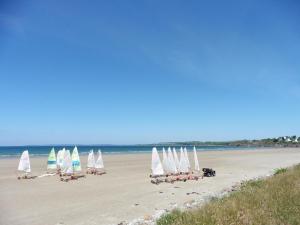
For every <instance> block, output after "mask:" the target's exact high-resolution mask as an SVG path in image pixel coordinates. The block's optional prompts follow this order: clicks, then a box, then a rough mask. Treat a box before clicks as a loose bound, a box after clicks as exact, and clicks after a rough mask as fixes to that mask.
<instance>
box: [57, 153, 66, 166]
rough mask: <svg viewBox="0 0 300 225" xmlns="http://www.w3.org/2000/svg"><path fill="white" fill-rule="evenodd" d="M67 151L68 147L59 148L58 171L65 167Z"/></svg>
mask: <svg viewBox="0 0 300 225" xmlns="http://www.w3.org/2000/svg"><path fill="white" fill-rule="evenodd" d="M65 151H66V149H65V148H63V149H62V150H59V151H58V152H57V157H56V165H57V169H58V171H61V169H62V167H63V164H64V155H65Z"/></svg>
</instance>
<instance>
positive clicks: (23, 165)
mask: <svg viewBox="0 0 300 225" xmlns="http://www.w3.org/2000/svg"><path fill="white" fill-rule="evenodd" d="M18 170H19V171H24V172H26V173H30V172H31V169H30V160H29V153H28V150H25V151H24V152H23V153H22V155H21V158H20V162H19V166H18Z"/></svg>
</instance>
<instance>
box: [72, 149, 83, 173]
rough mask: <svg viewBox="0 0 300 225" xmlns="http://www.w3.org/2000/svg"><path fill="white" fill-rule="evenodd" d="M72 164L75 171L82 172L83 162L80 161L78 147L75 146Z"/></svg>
mask: <svg viewBox="0 0 300 225" xmlns="http://www.w3.org/2000/svg"><path fill="white" fill-rule="evenodd" d="M72 166H73V170H74V172H81V163H80V158H79V154H78V149H77V147H76V146H75V147H74V149H73V152H72Z"/></svg>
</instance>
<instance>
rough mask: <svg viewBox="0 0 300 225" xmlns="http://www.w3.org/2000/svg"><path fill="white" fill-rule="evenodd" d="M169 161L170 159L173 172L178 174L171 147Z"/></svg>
mask: <svg viewBox="0 0 300 225" xmlns="http://www.w3.org/2000/svg"><path fill="white" fill-rule="evenodd" d="M168 159H169V163H170V169H171V170H172V171H171V172H172V173H174V174H176V173H177V168H176V164H175V160H174V157H173V153H172V151H171V148H170V147H169V148H168Z"/></svg>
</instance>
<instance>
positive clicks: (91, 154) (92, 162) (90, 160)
mask: <svg viewBox="0 0 300 225" xmlns="http://www.w3.org/2000/svg"><path fill="white" fill-rule="evenodd" d="M87 168H92V169H93V168H95V156H94V151H93V149H92V150H91V151H90V152H89V155H88V162H87Z"/></svg>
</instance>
